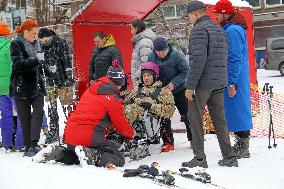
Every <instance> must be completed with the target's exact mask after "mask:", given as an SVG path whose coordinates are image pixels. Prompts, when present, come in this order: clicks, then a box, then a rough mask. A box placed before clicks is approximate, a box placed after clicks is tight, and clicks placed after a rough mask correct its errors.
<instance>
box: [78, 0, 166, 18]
mask: <svg viewBox="0 0 284 189" xmlns="http://www.w3.org/2000/svg"><path fill="white" fill-rule="evenodd" d="M163 1H164V0H141V1H139V0H93V1H91V3H89V4H88V6H87V8H86V9H85V10H84V11H83V13H81V14H79V15H78V16H77V17H76V18H75V20H74V21H75V22H91V23H94V22H98V23H104V22H116V23H119V22H124V23H129V22H131V21H132V20H133V19H135V18H139V19H143V18H145V17H146V16H147V15H148V14H149V13H151V12H152V11H153V10H154V9H155V8H156V7H157V6H158V5H159V4H160V3H162V2H163Z"/></svg>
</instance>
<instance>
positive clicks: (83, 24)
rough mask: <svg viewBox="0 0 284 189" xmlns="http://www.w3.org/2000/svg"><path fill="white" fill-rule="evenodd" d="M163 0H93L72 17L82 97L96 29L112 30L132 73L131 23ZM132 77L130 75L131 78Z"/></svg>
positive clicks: (123, 58) (79, 86)
mask: <svg viewBox="0 0 284 189" xmlns="http://www.w3.org/2000/svg"><path fill="white" fill-rule="evenodd" d="M163 1H164V0H143V1H137V0H115V1H114V0H93V1H90V2H89V3H88V4H87V6H86V8H85V9H84V10H83V11H81V12H79V13H78V14H77V15H75V17H74V18H73V21H72V30H73V53H74V64H75V68H76V70H75V75H76V77H77V78H78V80H79V83H78V89H77V91H78V94H77V95H78V96H79V97H80V96H81V95H82V94H83V93H84V91H85V89H86V85H87V82H88V76H89V62H90V59H91V56H92V51H93V49H94V42H93V37H94V32H96V31H104V32H105V33H107V34H112V35H113V36H114V39H115V41H116V45H117V46H118V48H119V49H120V51H121V53H122V60H123V64H124V66H125V72H126V73H127V75H128V76H130V61H131V54H132V43H131V38H132V35H131V33H130V23H131V22H132V20H134V19H143V18H145V17H146V16H147V15H148V14H149V13H151V12H152V11H153V10H154V9H155V8H156V7H157V6H159V5H160V4H161V3H162V2H163ZM128 81H130V79H129V80H128Z"/></svg>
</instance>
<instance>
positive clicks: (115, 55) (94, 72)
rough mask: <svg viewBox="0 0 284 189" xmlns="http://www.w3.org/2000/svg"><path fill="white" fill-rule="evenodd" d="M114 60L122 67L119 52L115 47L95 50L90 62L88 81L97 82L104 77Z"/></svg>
mask: <svg viewBox="0 0 284 189" xmlns="http://www.w3.org/2000/svg"><path fill="white" fill-rule="evenodd" d="M114 60H118V61H119V62H120V65H121V66H122V67H123V65H122V60H121V54H120V51H119V49H118V48H117V47H116V46H115V45H111V46H107V47H103V48H95V49H94V52H93V55H92V59H91V62H90V75H89V80H90V81H91V80H97V79H98V78H101V77H104V76H106V75H107V70H108V68H109V67H110V66H111V63H112V61H114Z"/></svg>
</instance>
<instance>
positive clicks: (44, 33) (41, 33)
mask: <svg viewBox="0 0 284 189" xmlns="http://www.w3.org/2000/svg"><path fill="white" fill-rule="evenodd" d="M50 36H53V33H52V32H51V31H50V30H49V29H48V28H40V29H39V31H38V38H40V39H41V38H44V37H50Z"/></svg>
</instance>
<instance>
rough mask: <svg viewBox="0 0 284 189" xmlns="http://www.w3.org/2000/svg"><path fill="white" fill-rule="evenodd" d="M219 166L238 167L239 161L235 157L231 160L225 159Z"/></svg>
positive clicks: (230, 158)
mask: <svg viewBox="0 0 284 189" xmlns="http://www.w3.org/2000/svg"><path fill="white" fill-rule="evenodd" d="M218 164H219V165H220V166H222V167H238V166H239V164H238V160H237V158H236V157H235V156H232V157H229V158H223V159H222V160H220V161H219V162H218Z"/></svg>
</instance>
